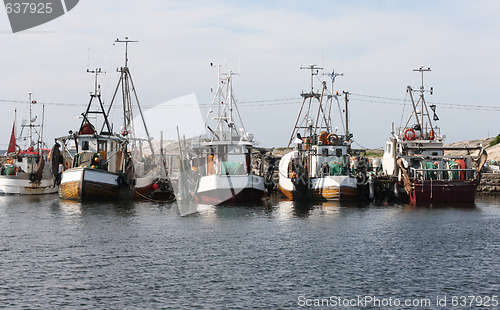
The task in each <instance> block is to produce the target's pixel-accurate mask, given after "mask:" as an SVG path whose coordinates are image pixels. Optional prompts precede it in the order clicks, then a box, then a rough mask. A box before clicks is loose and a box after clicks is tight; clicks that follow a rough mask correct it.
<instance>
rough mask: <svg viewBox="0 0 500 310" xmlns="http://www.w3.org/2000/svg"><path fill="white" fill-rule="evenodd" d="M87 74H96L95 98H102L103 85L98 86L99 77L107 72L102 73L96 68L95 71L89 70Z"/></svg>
mask: <svg viewBox="0 0 500 310" xmlns="http://www.w3.org/2000/svg"><path fill="white" fill-rule="evenodd" d="M87 72H88V73H94V74H95V81H94V96H100V95H101V91H100V90H101V85H98V84H97V77H98V76H99V74H102V73H106V72H104V71H102V69H101V68H96V69H95V70H90V69H87Z"/></svg>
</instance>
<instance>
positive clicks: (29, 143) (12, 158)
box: [0, 93, 59, 195]
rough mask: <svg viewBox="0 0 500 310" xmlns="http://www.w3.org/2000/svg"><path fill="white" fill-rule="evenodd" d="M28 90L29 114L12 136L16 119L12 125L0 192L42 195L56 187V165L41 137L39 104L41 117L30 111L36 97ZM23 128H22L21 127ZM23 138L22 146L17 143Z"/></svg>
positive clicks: (0, 181)
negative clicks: (17, 133)
mask: <svg viewBox="0 0 500 310" xmlns="http://www.w3.org/2000/svg"><path fill="white" fill-rule="evenodd" d="M28 94H29V102H28V104H29V118H28V119H27V120H26V121H25V122H24V123H23V124H22V125H21V128H22V130H21V133H20V136H19V137H16V121H15V119H14V125H13V126H12V132H11V137H10V142H9V148H8V150H7V153H6V158H5V160H6V161H5V164H4V165H2V167H1V169H0V194H21V195H42V194H50V193H56V192H57V189H58V186H57V185H58V184H57V180H56V179H55V177H54V175H57V173H58V171H57V169H58V168H59V167H58V166H56V167H55V169H56V170H55V172H53V171H52V165H51V163H50V161H49V154H50V149H48V148H47V146H46V144H45V142H44V141H43V137H42V136H43V107H42V120H41V122H38V117H37V116H35V115H33V111H32V107H33V106H34V105H36V101H35V100H32V99H31V95H32V93H28ZM25 129H26V130H25ZM23 142H26V147H25V148H24V149H22V148H21V147H20V146H19V144H22V143H23Z"/></svg>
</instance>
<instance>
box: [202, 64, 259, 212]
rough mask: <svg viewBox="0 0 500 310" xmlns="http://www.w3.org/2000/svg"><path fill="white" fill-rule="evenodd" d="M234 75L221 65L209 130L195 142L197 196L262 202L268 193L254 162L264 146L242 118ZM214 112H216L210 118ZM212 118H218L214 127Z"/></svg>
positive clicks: (208, 201) (220, 200)
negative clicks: (256, 143)
mask: <svg viewBox="0 0 500 310" xmlns="http://www.w3.org/2000/svg"><path fill="white" fill-rule="evenodd" d="M234 75H235V74H234V73H233V72H231V71H229V72H228V73H222V72H221V69H220V66H218V88H217V91H216V93H215V97H214V99H213V101H212V106H211V109H210V111H209V113H208V115H207V117H206V120H205V124H204V128H205V130H207V129H208V130H209V131H210V133H209V134H208V135H205V136H202V137H200V139H199V140H198V141H194V142H193V150H194V151H195V152H196V153H197V154H198V163H197V164H195V166H194V167H193V169H195V170H197V173H198V174H199V175H200V177H199V180H198V187H197V189H196V194H195V197H196V200H197V201H198V202H199V203H202V204H213V205H217V204H221V203H262V199H263V198H264V197H265V196H266V188H265V184H264V183H265V182H264V177H263V172H262V165H260V168H256V166H255V165H254V162H255V160H256V158H257V157H260V156H261V152H260V151H261V149H259V148H258V147H256V146H255V144H254V141H253V135H252V134H251V133H249V132H247V131H246V130H245V127H244V126H243V122H242V121H241V117H240V114H239V111H238V107H237V105H236V100H235V98H234V95H233V86H232V79H233V76H234ZM213 112H216V113H217V115H216V116H215V117H213V119H210V117H211V113H213ZM210 121H215V128H213V129H212V128H211V127H210V125H209V124H210Z"/></svg>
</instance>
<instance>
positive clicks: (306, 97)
mask: <svg viewBox="0 0 500 310" xmlns="http://www.w3.org/2000/svg"><path fill="white" fill-rule="evenodd" d="M300 69H301V70H311V90H310V91H309V92H308V93H304V92H303V93H301V94H300V95H301V97H302V98H303V100H302V104H301V106H300V110H299V114H298V115H297V119H296V120H295V125H294V126H293V130H292V135H291V136H290V140H289V141H288V146H287V147H290V145H291V144H292V142H293V140H294V138H295V137H296V135H297V134H300V132H299V131H300V129H304V130H307V129H310V134H311V135H312V126H313V125H314V124H313V120H312V119H311V118H310V115H309V114H310V112H311V105H312V100H313V98H316V99H317V100H318V101H319V104H320V106H319V107H318V109H322V107H321V99H322V97H323V96H322V95H321V94H319V93H315V92H314V76H315V75H318V74H319V70H323V68H321V67H318V66H316V65H308V66H301V67H300ZM322 85H323V86H322V87H323V89H322V91H324V88H325V84H324V83H323V84H322ZM306 101H308V104H307V110H306V112H305V116H304V118H302V120H303V121H305V122H306V124H305V125H304V126H299V121H300V120H301V116H302V111H303V110H304V106H305V105H306ZM318 112H319V110H318ZM318 114H319V113H318ZM326 126H327V127H328V124H326Z"/></svg>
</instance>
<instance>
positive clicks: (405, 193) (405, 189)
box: [382, 66, 487, 204]
mask: <svg viewBox="0 0 500 310" xmlns="http://www.w3.org/2000/svg"><path fill="white" fill-rule="evenodd" d="M413 71H415V72H419V73H420V74H421V81H422V84H421V86H420V88H419V89H413V88H412V87H411V86H408V87H407V90H406V91H407V95H408V96H409V98H410V101H411V105H412V110H411V114H410V116H409V118H408V119H407V121H406V123H405V124H404V125H403V126H401V127H399V128H397V129H396V131H394V129H393V132H392V135H391V137H390V139H389V140H387V142H386V144H385V149H384V155H383V158H382V168H383V173H384V174H385V175H386V176H392V177H394V178H396V182H395V183H394V184H396V194H397V195H399V196H402V197H409V200H410V203H411V204H429V203H462V202H463V203H472V202H474V200H475V196H476V189H477V186H478V184H479V181H480V178H481V170H482V167H483V166H484V164H485V163H486V160H487V154H486V151H485V150H484V149H483V148H482V146H477V147H469V148H466V147H447V146H446V145H445V140H444V136H443V135H441V131H440V128H439V127H438V126H437V125H436V124H435V123H436V122H437V121H438V120H439V117H438V116H437V114H436V105H435V104H431V105H429V106H428V105H427V102H426V100H425V97H424V94H425V93H426V92H427V93H430V95H432V94H433V88H432V87H431V88H430V89H429V90H426V89H425V88H424V73H425V72H430V71H431V68H428V67H424V66H421V67H420V68H418V69H414V70H413ZM413 93H417V94H418V100H417V101H415V100H414V96H413ZM431 113H432V117H431ZM460 151H463V152H460ZM459 154H462V155H459ZM463 154H465V155H463ZM474 154H475V155H474Z"/></svg>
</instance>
